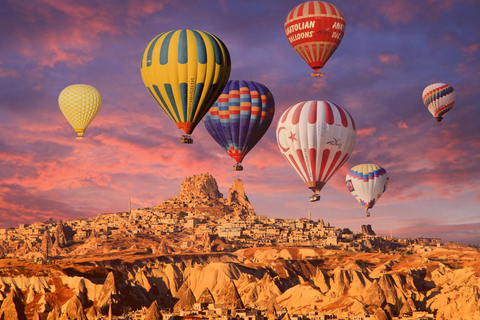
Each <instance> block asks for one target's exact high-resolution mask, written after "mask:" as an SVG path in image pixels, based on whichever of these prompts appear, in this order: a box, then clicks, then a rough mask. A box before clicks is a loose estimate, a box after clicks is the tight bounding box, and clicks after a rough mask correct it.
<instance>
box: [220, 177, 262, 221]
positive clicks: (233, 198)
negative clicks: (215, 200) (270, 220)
mask: <svg viewBox="0 0 480 320" xmlns="http://www.w3.org/2000/svg"><path fill="white" fill-rule="evenodd" d="M226 204H227V205H233V207H234V209H236V210H237V212H238V213H239V214H241V215H255V211H254V210H253V206H252V204H251V203H250V201H249V200H248V197H247V195H246V194H245V189H244V187H243V182H242V180H240V179H236V180H235V181H233V185H232V187H231V188H230V190H229V191H228V197H227V201H226Z"/></svg>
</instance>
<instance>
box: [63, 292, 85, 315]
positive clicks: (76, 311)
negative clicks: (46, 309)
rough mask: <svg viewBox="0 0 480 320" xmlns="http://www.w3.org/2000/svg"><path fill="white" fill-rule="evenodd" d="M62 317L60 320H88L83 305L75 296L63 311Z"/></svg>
mask: <svg viewBox="0 0 480 320" xmlns="http://www.w3.org/2000/svg"><path fill="white" fill-rule="evenodd" d="M62 311H63V312H62V315H61V316H60V318H59V320H69V319H77V320H88V319H87V315H86V314H85V311H84V310H83V307H82V303H81V302H80V300H79V299H78V297H77V296H73V297H72V298H70V300H68V301H67V303H66V304H65V306H64V309H63V310H62Z"/></svg>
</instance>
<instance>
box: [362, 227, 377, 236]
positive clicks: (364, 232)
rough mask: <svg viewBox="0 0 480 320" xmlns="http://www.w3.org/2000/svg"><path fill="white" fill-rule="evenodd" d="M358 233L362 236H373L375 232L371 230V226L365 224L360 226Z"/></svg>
mask: <svg viewBox="0 0 480 320" xmlns="http://www.w3.org/2000/svg"><path fill="white" fill-rule="evenodd" d="M360 232H361V233H363V234H367V235H371V236H374V235H375V232H374V231H373V230H372V226H371V225H369V224H367V225H365V224H362V227H361V229H360Z"/></svg>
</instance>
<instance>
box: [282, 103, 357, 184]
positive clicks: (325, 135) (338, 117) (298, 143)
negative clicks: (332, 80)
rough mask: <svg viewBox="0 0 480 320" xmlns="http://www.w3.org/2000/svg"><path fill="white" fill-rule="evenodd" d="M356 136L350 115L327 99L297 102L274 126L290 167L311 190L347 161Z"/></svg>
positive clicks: (325, 180)
mask: <svg viewBox="0 0 480 320" xmlns="http://www.w3.org/2000/svg"><path fill="white" fill-rule="evenodd" d="M356 138H357V132H356V129H355V123H354V121H353V118H352V117H351V116H350V114H349V113H348V112H347V110H345V109H344V108H342V107H340V106H338V105H336V104H334V103H331V102H328V101H306V102H300V103H297V104H296V105H294V106H292V107H290V108H288V109H287V110H286V111H285V112H284V113H283V115H282V116H281V117H280V120H279V121H278V125H277V143H278V147H279V149H280V152H281V153H282V154H283V156H284V157H285V159H286V160H287V162H288V163H289V164H290V166H291V167H292V168H293V169H294V170H295V171H296V172H297V173H298V175H299V176H300V177H301V178H302V179H303V181H305V184H306V185H307V187H308V188H310V189H311V190H312V191H314V192H315V193H319V192H320V190H321V189H322V188H323V186H324V185H325V184H326V183H327V181H328V180H329V179H330V178H331V177H332V176H333V174H334V173H335V172H337V171H338V169H340V167H341V166H342V165H343V164H344V163H345V162H346V161H347V160H348V158H349V157H350V155H351V154H352V151H353V148H354V147H355V142H356Z"/></svg>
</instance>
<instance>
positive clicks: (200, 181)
mask: <svg viewBox="0 0 480 320" xmlns="http://www.w3.org/2000/svg"><path fill="white" fill-rule="evenodd" d="M222 197H223V194H221V193H220V191H218V185H217V181H216V180H215V178H213V177H212V175H211V174H209V173H203V174H198V175H194V176H192V177H188V178H185V179H183V181H182V183H181V184H180V192H179V193H178V196H177V198H178V199H179V200H184V201H189V200H191V199H205V200H216V199H221V198H222Z"/></svg>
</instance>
